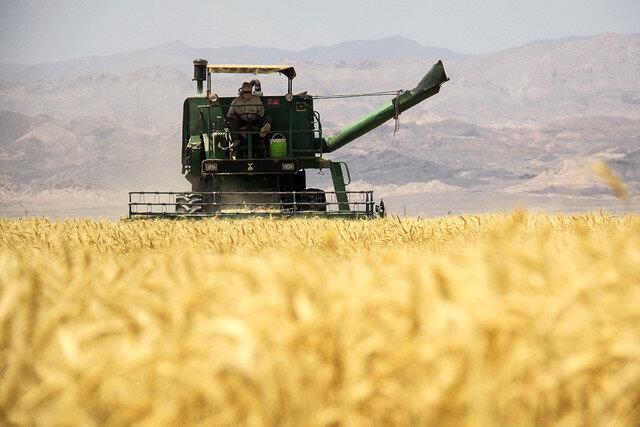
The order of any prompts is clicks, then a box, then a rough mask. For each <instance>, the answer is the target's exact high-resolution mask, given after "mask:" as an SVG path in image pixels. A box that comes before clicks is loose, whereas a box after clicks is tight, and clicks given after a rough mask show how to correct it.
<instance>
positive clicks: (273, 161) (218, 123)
mask: <svg viewBox="0 0 640 427" xmlns="http://www.w3.org/2000/svg"><path fill="white" fill-rule="evenodd" d="M193 65H194V81H196V84H197V94H196V95H195V96H193V97H189V98H187V99H186V100H185V101H184V107H183V121H182V173H183V174H184V175H185V177H186V179H187V180H188V181H189V182H190V183H191V188H192V191H190V192H131V193H129V217H130V218H141V217H205V216H221V217H229V216H231V217H243V216H256V215H258V216H294V215H318V216H320V215H322V216H339V217H351V218H374V217H379V216H384V214H385V208H384V203H383V202H381V203H380V204H377V203H376V202H375V201H374V199H373V191H347V189H346V186H347V185H348V184H349V183H350V182H351V178H350V174H349V168H348V166H347V165H346V164H345V163H344V162H339V161H335V160H329V159H326V158H324V157H323V156H324V154H325V153H331V152H333V151H335V150H337V149H338V148H340V147H342V146H344V145H346V144H348V143H350V142H352V141H354V140H355V139H357V138H359V137H360V136H362V135H364V134H366V133H367V132H370V131H371V130H373V129H375V128H376V127H378V126H380V125H382V124H383V123H385V122H386V121H388V120H390V119H392V118H394V117H395V118H397V117H398V115H399V114H400V113H402V112H403V111H405V110H407V109H409V108H411V107H413V106H414V105H417V104H418V103H420V102H422V101H424V100H425V99H427V98H429V97H431V96H433V95H435V94H437V93H438V92H439V91H440V86H441V85H442V84H443V83H445V82H446V81H448V80H449V79H448V78H447V75H446V73H445V70H444V67H443V65H442V61H438V62H437V63H436V64H435V65H434V66H433V67H432V68H431V70H430V71H429V72H428V73H427V74H426V75H425V76H424V77H423V78H422V80H421V81H420V82H419V83H418V85H417V86H416V87H415V88H413V89H411V90H405V91H398V93H397V94H396V96H395V98H393V99H392V100H390V101H388V102H387V103H386V104H384V105H383V106H381V107H380V108H378V109H377V110H375V111H373V112H371V113H369V114H367V115H365V116H363V117H362V118H360V119H359V120H357V121H355V122H353V123H351V124H349V125H348V126H346V127H345V128H344V129H342V130H340V131H339V132H337V133H335V134H333V135H331V136H329V137H328V138H326V139H325V138H324V137H323V134H322V123H321V121H320V114H319V113H318V112H317V111H316V110H315V109H314V104H313V101H314V99H315V97H313V96H310V95H308V94H307V93H306V92H302V93H298V94H294V93H293V79H294V78H295V77H296V72H295V70H294V68H293V67H292V66H289V65H230V64H226V65H213V64H208V62H207V61H206V60H203V59H198V60H195V61H193ZM218 73H242V74H254V75H255V74H269V73H280V74H282V75H284V76H285V77H286V78H287V80H288V85H287V93H286V94H284V95H267V96H265V95H263V94H262V89H261V85H260V82H259V81H258V80H255V79H254V80H251V82H247V83H244V84H243V88H242V89H243V90H244V88H245V87H246V85H250V86H251V88H252V90H251V93H247V94H246V95H247V97H250V99H253V100H255V102H256V104H259V105H256V107H257V108H259V109H260V110H261V111H260V112H262V113H263V116H264V117H268V118H269V120H270V121H269V126H266V127H265V126H264V123H265V122H266V119H264V117H253V118H254V119H256V118H257V119H259V120H254V121H251V120H250V119H252V117H248V119H249V120H248V121H241V123H240V124H241V126H240V127H238V124H237V123H236V125H235V126H232V125H231V121H230V119H229V114H230V113H229V109H230V108H231V107H232V102H234V100H235V99H236V97H221V96H218V95H216V94H215V93H213V92H212V91H211V76H212V74H218ZM205 82H206V91H205V89H204V84H205ZM239 92H240V91H239ZM238 99H239V98H238ZM236 102H238V101H236ZM234 105H235V103H234ZM234 111H235V110H234ZM245 118H247V117H245ZM308 169H317V170H320V171H324V170H328V171H329V172H330V174H331V180H332V182H333V191H323V190H320V189H316V188H308V187H307V183H306V171H307V170H308ZM345 177H346V182H345Z"/></svg>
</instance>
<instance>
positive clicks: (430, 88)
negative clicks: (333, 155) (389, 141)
mask: <svg viewBox="0 0 640 427" xmlns="http://www.w3.org/2000/svg"><path fill="white" fill-rule="evenodd" d="M447 81H449V78H448V77H447V74H446V73H445V71H444V66H443V65H442V61H438V62H437V63H436V64H435V65H434V66H433V67H432V68H431V70H430V71H429V72H428V73H427V74H426V75H425V76H424V77H423V78H422V80H420V83H418V85H417V86H416V87H415V88H413V89H411V90H407V91H404V92H402V93H401V94H400V95H399V96H398V97H396V98H394V99H393V100H391V101H388V102H387V103H385V104H384V105H383V106H381V107H380V108H378V109H377V110H375V111H373V112H371V113H369V114H367V115H365V116H363V117H361V118H360V119H359V120H356V121H355V122H353V123H351V124H349V125H347V126H346V127H345V128H344V129H342V130H340V131H339V132H338V133H336V134H334V135H331V136H330V137H329V138H327V140H326V142H325V143H324V146H323V151H325V152H332V151H335V150H337V149H338V148H340V147H343V146H344V145H346V144H348V143H350V142H351V141H353V140H355V139H356V138H359V137H361V136H362V135H364V134H365V133H367V132H371V131H372V130H373V129H375V128H377V127H378V126H380V125H382V124H383V123H384V122H386V121H388V120H390V119H392V118H393V117H395V116H396V115H397V114H400V113H402V112H403V111H406V110H408V109H409V108H411V107H413V106H415V105H417V104H419V103H420V102H422V101H424V100H425V99H427V98H430V97H432V96H433V95H435V94H437V93H438V92H440V85H442V84H443V83H445V82H447Z"/></svg>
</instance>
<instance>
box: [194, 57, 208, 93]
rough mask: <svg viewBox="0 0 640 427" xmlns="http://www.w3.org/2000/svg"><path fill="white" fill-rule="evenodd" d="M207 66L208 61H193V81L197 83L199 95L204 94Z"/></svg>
mask: <svg viewBox="0 0 640 427" xmlns="http://www.w3.org/2000/svg"><path fill="white" fill-rule="evenodd" d="M207 64H208V61H207V60H206V59H195V60H194V61H193V80H194V81H195V82H196V86H197V89H198V95H201V94H202V92H204V81H205V80H207Z"/></svg>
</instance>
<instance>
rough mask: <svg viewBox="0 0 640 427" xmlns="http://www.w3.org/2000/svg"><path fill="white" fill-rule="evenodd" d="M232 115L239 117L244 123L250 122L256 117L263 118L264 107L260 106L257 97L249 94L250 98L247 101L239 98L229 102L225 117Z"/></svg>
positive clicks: (260, 101) (260, 103) (260, 102)
mask: <svg viewBox="0 0 640 427" xmlns="http://www.w3.org/2000/svg"><path fill="white" fill-rule="evenodd" d="M234 114H237V115H239V116H240V118H241V119H242V120H244V121H246V122H251V121H253V120H255V119H256V118H258V117H263V116H264V107H263V106H262V100H260V97H259V96H258V95H254V94H251V98H249V99H247V100H244V99H242V96H239V97H237V98H236V99H234V100H233V101H231V106H230V107H229V112H228V113H227V117H231V116H233V115H234Z"/></svg>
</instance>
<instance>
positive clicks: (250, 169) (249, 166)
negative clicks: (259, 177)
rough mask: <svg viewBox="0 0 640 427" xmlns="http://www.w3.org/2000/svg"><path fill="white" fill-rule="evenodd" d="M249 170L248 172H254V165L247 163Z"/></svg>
mask: <svg viewBox="0 0 640 427" xmlns="http://www.w3.org/2000/svg"><path fill="white" fill-rule="evenodd" d="M247 170H248V171H252V170H253V163H247Z"/></svg>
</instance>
